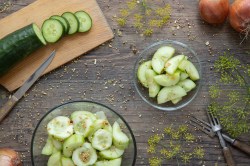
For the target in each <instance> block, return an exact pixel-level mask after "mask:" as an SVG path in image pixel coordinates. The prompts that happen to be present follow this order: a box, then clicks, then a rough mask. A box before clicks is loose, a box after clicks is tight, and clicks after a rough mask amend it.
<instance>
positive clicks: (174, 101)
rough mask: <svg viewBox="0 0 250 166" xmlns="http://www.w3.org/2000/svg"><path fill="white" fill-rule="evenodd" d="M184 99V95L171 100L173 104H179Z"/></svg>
mask: <svg viewBox="0 0 250 166" xmlns="http://www.w3.org/2000/svg"><path fill="white" fill-rule="evenodd" d="M181 100H182V97H180V98H176V99H173V100H171V101H172V103H173V104H177V103H179V102H180V101H181Z"/></svg>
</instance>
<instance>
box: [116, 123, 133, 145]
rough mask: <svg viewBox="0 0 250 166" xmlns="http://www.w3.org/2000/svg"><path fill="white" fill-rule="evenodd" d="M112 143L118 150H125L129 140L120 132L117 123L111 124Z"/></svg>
mask: <svg viewBox="0 0 250 166" xmlns="http://www.w3.org/2000/svg"><path fill="white" fill-rule="evenodd" d="M113 143H114V145H115V146H116V147H117V148H119V149H126V148H127V147H128V145H129V138H128V136H127V135H126V134H125V133H124V132H122V130H121V127H120V125H119V123H118V122H115V123H114V124H113Z"/></svg>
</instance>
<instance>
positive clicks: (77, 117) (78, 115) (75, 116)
mask: <svg viewBox="0 0 250 166" xmlns="http://www.w3.org/2000/svg"><path fill="white" fill-rule="evenodd" d="M86 117H88V118H91V119H92V121H95V120H96V119H97V118H96V116H95V115H94V114H92V113H91V112H88V111H75V112H73V113H72V114H71V116H70V118H71V119H72V120H73V122H74V123H77V122H79V121H82V120H83V119H85V118H86Z"/></svg>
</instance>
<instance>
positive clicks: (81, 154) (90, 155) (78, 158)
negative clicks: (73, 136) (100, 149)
mask: <svg viewBox="0 0 250 166" xmlns="http://www.w3.org/2000/svg"><path fill="white" fill-rule="evenodd" d="M72 160H73V162H74V164H75V165H77V166H88V165H93V164H94V163H95V162H96V160H97V154H96V150H95V149H94V148H93V147H92V146H91V144H90V143H87V142H86V143H84V144H83V145H82V147H80V148H77V149H76V150H75V151H74V152H73V156H72Z"/></svg>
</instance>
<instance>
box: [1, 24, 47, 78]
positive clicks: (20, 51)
mask: <svg viewBox="0 0 250 166" xmlns="http://www.w3.org/2000/svg"><path fill="white" fill-rule="evenodd" d="M43 45H44V44H43V43H42V42H41V41H40V40H39V38H38V37H37V35H36V33H35V31H34V30H33V24H30V25H27V26H25V27H23V28H21V29H19V30H17V31H15V32H13V33H11V34H9V35H7V36H5V37H4V38H2V39H1V40H0V76H1V75H3V74H5V73H6V72H7V71H9V70H10V69H11V68H12V67H13V66H14V65H15V64H16V63H17V62H19V61H21V60H22V59H24V58H25V57H27V56H28V55H29V54H31V53H32V52H34V51H35V50H37V49H38V48H40V47H42V46H43Z"/></svg>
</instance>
